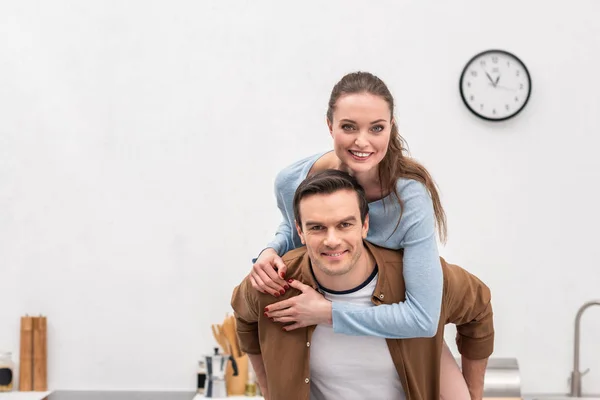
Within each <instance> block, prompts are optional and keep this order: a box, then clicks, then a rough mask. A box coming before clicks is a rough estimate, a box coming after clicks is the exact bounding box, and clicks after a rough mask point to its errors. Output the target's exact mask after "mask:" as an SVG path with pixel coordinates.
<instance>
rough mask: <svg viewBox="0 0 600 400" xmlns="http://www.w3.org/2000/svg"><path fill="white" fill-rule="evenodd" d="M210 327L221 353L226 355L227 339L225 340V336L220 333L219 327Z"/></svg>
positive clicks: (214, 325) (215, 325)
mask: <svg viewBox="0 0 600 400" xmlns="http://www.w3.org/2000/svg"><path fill="white" fill-rule="evenodd" d="M211 327H212V332H213V336H214V337H215V340H216V341H217V344H218V345H219V346H220V347H221V352H222V353H227V352H228V350H229V349H228V347H229V346H228V343H227V338H225V335H224V334H223V332H222V329H221V325H217V324H213V325H211Z"/></svg>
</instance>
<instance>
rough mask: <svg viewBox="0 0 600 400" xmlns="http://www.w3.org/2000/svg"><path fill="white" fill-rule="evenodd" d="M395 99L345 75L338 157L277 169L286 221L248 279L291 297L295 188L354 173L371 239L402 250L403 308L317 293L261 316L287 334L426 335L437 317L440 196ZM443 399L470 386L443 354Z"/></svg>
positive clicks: (334, 122)
mask: <svg viewBox="0 0 600 400" xmlns="http://www.w3.org/2000/svg"><path fill="white" fill-rule="evenodd" d="M393 110H394V99H393V97H392V95H391V93H390V91H389V90H388V88H387V86H386V85H385V84H384V83H383V82H382V81H381V80H380V79H379V78H377V77H376V76H374V75H372V74H369V73H365V72H356V73H352V74H348V75H346V76H344V77H343V78H342V79H341V80H340V82H338V83H337V84H336V85H335V86H334V88H333V90H332V93H331V97H330V99H329V107H328V110H327V125H328V127H329V132H330V134H331V136H332V138H333V144H334V151H329V152H326V153H321V154H317V155H314V156H311V157H308V158H305V159H302V160H300V161H298V162H296V163H294V164H292V165H290V166H288V167H287V168H285V169H284V170H282V171H281V172H280V173H279V174H278V175H277V178H276V181H275V192H276V196H277V204H278V207H279V209H280V210H281V212H282V214H283V216H284V221H283V222H282V223H281V225H280V226H279V229H278V231H277V233H276V235H275V239H274V240H273V241H272V242H271V243H269V245H268V246H267V248H266V249H265V250H263V251H262V252H261V254H260V255H259V257H258V259H256V260H255V263H254V265H253V268H252V271H251V273H250V280H251V282H252V285H253V286H254V288H255V289H257V290H260V291H263V292H267V293H271V294H272V295H274V296H276V297H279V296H280V295H281V294H283V293H285V291H286V290H287V289H289V286H288V284H287V283H286V281H285V280H284V278H285V271H286V267H285V265H284V263H283V261H282V260H281V258H280V256H281V255H283V254H284V253H286V252H287V251H289V250H292V249H294V248H296V247H299V246H301V242H300V239H299V237H298V234H297V232H296V230H295V229H294V215H293V211H292V200H293V196H294V192H295V190H296V188H297V187H298V185H299V184H300V182H301V181H302V180H304V179H305V178H306V177H307V176H309V175H311V174H314V173H316V172H319V171H322V170H324V169H328V168H334V169H340V170H344V171H347V172H349V173H350V174H352V175H354V176H355V177H356V179H357V180H358V181H359V183H360V184H361V185H362V186H363V187H364V189H365V192H366V194H367V199H368V200H369V219H370V228H369V233H368V236H367V240H369V241H370V242H372V243H375V244H377V245H379V246H382V247H387V248H391V249H401V248H402V249H404V255H403V264H404V272H403V274H404V279H405V285H406V301H404V302H402V303H398V304H393V305H382V306H378V307H370V308H360V309H356V308H353V307H349V306H348V305H343V306H342V305H341V304H337V303H336V302H333V303H330V302H329V301H327V300H326V299H325V298H323V297H322V296H320V295H319V294H318V293H317V292H314V291H313V292H314V293H306V291H305V293H304V294H303V295H301V296H298V298H297V299H296V302H295V305H294V307H290V303H289V300H286V301H283V302H280V303H276V304H275V305H273V306H271V307H269V311H268V313H267V315H268V316H269V317H270V318H273V320H274V321H276V322H282V323H289V325H287V326H286V327H285V329H286V330H292V329H296V328H299V327H302V326H308V325H314V324H319V323H329V324H331V323H332V324H333V328H334V331H335V332H338V333H344V334H348V335H369V336H378V337H384V338H394V339H401V338H413V337H431V336H433V335H435V332H436V331H437V326H438V322H439V316H440V308H441V298H442V289H443V287H442V285H443V276H442V269H441V265H440V260H439V254H438V249H437V243H436V237H435V228H436V225H437V228H438V232H439V235H440V238H441V239H442V240H444V238H445V235H446V218H445V214H444V210H443V208H442V205H441V203H440V199H439V194H438V192H437V189H436V187H435V184H434V182H433V180H432V179H431V176H430V175H429V173H428V172H427V170H426V169H425V168H424V167H423V166H422V165H420V164H419V163H417V162H416V161H414V160H412V159H410V158H408V157H407V156H406V155H405V154H404V152H405V151H406V149H405V146H404V141H403V139H402V138H401V136H400V135H399V133H398V128H397V127H396V123H395V120H394V117H393ZM441 376H442V381H441V395H442V398H448V399H463V398H464V399H469V398H470V397H469V392H468V390H467V386H466V383H465V381H464V379H463V378H462V375H461V373H460V370H459V368H458V365H457V364H456V362H455V360H454V357H453V356H452V354H451V352H450V350H449V349H448V347H447V346H444V351H443V354H442V360H441Z"/></svg>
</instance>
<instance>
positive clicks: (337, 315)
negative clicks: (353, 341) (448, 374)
mask: <svg viewBox="0 0 600 400" xmlns="http://www.w3.org/2000/svg"><path fill="white" fill-rule="evenodd" d="M413 182H414V181H413ZM414 183H415V184H411V185H408V186H407V187H405V188H403V189H404V190H403V192H402V193H401V198H402V200H403V214H402V215H403V216H402V220H401V225H402V226H401V227H399V228H398V229H400V230H401V231H402V232H401V234H402V238H401V239H400V240H401V241H400V247H403V248H404V256H403V271H404V282H405V286H406V300H405V301H404V302H401V303H397V304H391V305H380V306H377V307H369V308H356V307H353V306H351V305H349V304H343V303H338V302H334V303H333V304H332V310H333V312H332V317H333V329H334V331H335V332H338V333H344V334H347V335H367V336H377V337H384V338H390V339H404V338H414V337H432V336H434V335H435V333H436V332H437V327H438V322H439V318H440V311H441V302H442V291H443V275H442V266H441V263H440V259H439V253H438V249H437V242H436V236H435V216H434V211H433V203H432V201H431V197H430V196H429V193H428V192H427V190H426V188H425V187H424V186H423V185H422V184H420V183H418V182H414ZM388 221H389V223H393V224H394V225H395V221H393V220H389V219H388ZM367 239H369V238H367ZM396 240H397V239H396ZM376 244H379V245H384V247H389V248H397V247H398V243H396V246H385V243H376Z"/></svg>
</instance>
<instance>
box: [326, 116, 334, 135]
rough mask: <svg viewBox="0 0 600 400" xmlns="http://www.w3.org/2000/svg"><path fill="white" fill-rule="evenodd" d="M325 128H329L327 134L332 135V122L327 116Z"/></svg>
mask: <svg viewBox="0 0 600 400" xmlns="http://www.w3.org/2000/svg"><path fill="white" fill-rule="evenodd" d="M326 121H327V128H328V129H329V134H330V135H331V136H333V123H332V122H331V121H330V120H329V118H327V120H326Z"/></svg>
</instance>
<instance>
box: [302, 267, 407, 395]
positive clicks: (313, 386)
mask: <svg viewBox="0 0 600 400" xmlns="http://www.w3.org/2000/svg"><path fill="white" fill-rule="evenodd" d="M377 278H378V274H377V268H375V270H374V271H373V274H371V276H370V277H369V278H368V279H367V280H366V281H365V282H364V283H363V284H362V285H360V286H358V287H357V288H354V289H352V290H348V291H344V292H334V291H331V290H328V289H325V288H321V293H323V295H324V296H325V298H327V299H328V300H332V301H333V300H335V301H339V302H348V303H353V304H355V305H360V306H363V307H374V306H375V305H374V304H373V303H372V302H371V297H372V295H373V291H374V290H375V286H376V285H377ZM310 399H311V400H339V399H343V400H354V399H356V400H364V399H377V400H398V399H401V400H404V399H405V394H404V390H403V388H402V384H401V382H400V378H399V377H398V372H397V371H396V367H395V366H394V362H393V361H392V357H391V355H390V351H389V349H388V346H387V343H386V341H385V339H384V338H378V337H372V336H349V335H344V334H341V333H334V332H333V327H332V326H329V325H317V327H316V329H315V330H314V332H313V334H312V342H311V344H310Z"/></svg>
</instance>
